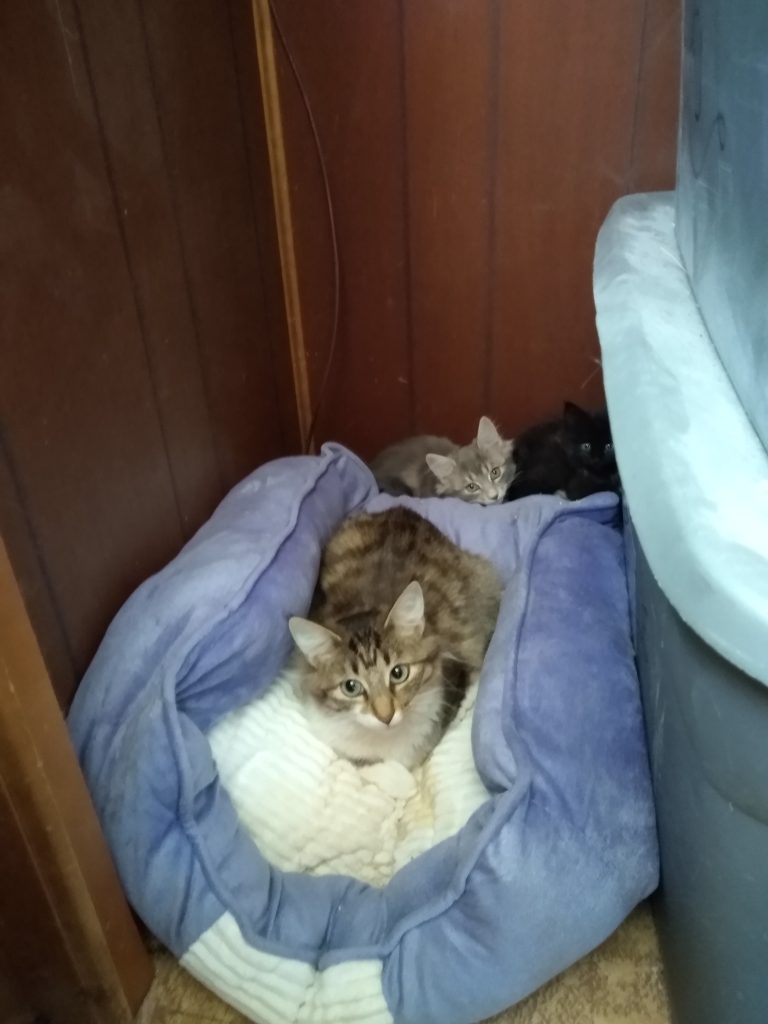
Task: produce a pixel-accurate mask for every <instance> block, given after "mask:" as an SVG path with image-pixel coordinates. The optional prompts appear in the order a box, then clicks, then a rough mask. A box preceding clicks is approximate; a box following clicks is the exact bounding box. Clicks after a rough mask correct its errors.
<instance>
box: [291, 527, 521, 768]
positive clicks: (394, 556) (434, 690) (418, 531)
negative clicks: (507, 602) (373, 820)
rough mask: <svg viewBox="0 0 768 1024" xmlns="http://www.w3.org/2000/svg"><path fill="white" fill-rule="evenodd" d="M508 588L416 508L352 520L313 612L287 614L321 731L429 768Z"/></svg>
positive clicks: (353, 747) (331, 550)
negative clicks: (427, 760) (305, 615)
mask: <svg viewBox="0 0 768 1024" xmlns="http://www.w3.org/2000/svg"><path fill="white" fill-rule="evenodd" d="M500 595H501V584H500V582H499V579H498V577H497V575H496V572H495V570H494V568H493V566H492V565H491V564H490V562H488V561H486V560H485V559H484V558H481V557H480V556H478V555H472V554H469V553H468V552H466V551H463V550H462V549H461V548H459V547H457V546H456V545H455V544H454V543H453V542H452V541H450V540H448V538H447V537H445V536H444V535H443V534H442V533H441V532H440V531H439V530H438V529H437V528H436V527H435V526H433V525H432V524H431V523H430V522H428V521H427V520H426V519H423V518H422V517H421V516H419V515H417V514H416V513H415V512H413V511H411V510H410V509H406V508H393V509H389V510H388V511H386V512H379V513H376V514H372V515H371V514H362V515H358V516H355V517H353V518H352V519H349V520H347V521H346V522H345V523H344V524H343V525H342V526H341V528H340V529H339V530H338V532H337V533H336V534H335V535H334V536H333V537H332V538H331V540H330V541H329V542H328V544H327V546H326V548H325V551H324V552H323V558H322V564H321V567H320V577H319V581H318V588H317V591H316V594H315V600H314V602H313V606H312V610H311V611H310V615H311V618H309V619H304V618H299V617H293V618H291V619H290V621H289V627H290V630H291V634H292V636H293V639H294V641H295V642H296V647H297V651H296V655H295V665H296V669H297V675H298V681H299V685H300V689H301V692H302V694H303V696H304V698H305V705H306V709H307V715H308V719H309V723H310V726H311V728H312V729H313V731H314V732H315V734H316V735H317V736H318V737H319V738H320V739H322V740H323V741H324V742H325V743H327V744H328V746H330V747H332V748H333V749H334V750H335V751H336V752H337V753H339V754H341V755H342V756H344V757H346V758H349V759H350V760H352V761H358V762H366V763H367V762H373V761H382V760H395V761H400V762H402V763H403V764H404V765H406V767H408V768H412V767H414V766H415V765H417V764H419V763H420V762H421V761H422V760H423V759H424V758H425V757H426V756H427V754H428V753H429V752H430V751H431V750H432V748H433V747H434V746H435V744H436V743H437V741H438V740H439V739H440V737H441V736H442V734H443V732H444V730H445V729H446V728H447V726H448V725H449V724H450V722H451V720H452V719H453V717H454V715H455V713H456V710H457V709H458V707H459V705H460V704H461V701H462V699H463V697H464V693H465V691H466V688H467V686H468V684H469V683H470V682H471V681H472V680H473V679H474V678H475V677H476V675H477V673H478V671H479V669H480V666H481V664H482V661H483V657H484V655H485V651H486V648H487V646H488V643H489V641H490V637H491V633H492V631H493V627H494V625H495V622H496V616H497V614H498V609H499V600H500Z"/></svg>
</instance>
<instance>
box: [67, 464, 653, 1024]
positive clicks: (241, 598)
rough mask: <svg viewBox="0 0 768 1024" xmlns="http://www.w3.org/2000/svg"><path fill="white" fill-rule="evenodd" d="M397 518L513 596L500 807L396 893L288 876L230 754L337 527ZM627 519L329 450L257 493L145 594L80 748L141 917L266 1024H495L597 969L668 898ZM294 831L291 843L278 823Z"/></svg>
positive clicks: (419, 865) (82, 699) (481, 746)
mask: <svg viewBox="0 0 768 1024" xmlns="http://www.w3.org/2000/svg"><path fill="white" fill-rule="evenodd" d="M397 503H402V504H408V505H410V506H411V507H413V508H415V509H417V510H418V511H419V512H420V513H421V514H423V515H425V516H427V518H429V519H430V520H432V522H434V523H435V525H436V526H437V527H438V528H439V529H441V530H443V532H444V533H446V535H447V536H449V537H450V538H451V539H452V540H454V541H455V542H456V543H458V544H460V545H462V546H463V547H465V548H466V549H468V550H471V551H474V552H476V553H478V554H482V555H485V556H486V557H488V558H490V559H491V560H492V561H493V562H494V564H495V565H496V568H497V570H498V571H499V573H500V575H501V577H502V580H503V581H504V582H505V584H506V589H505V592H504V596H503V599H502V606H501V611H500V615H499V621H498V624H497V628H496V630H495V633H494V636H493V639H492V641H491V645H490V647H489V650H488V654H487V657H486V659H485V663H484V666H483V671H482V674H481V678H480V682H479V686H478V688H477V694H476V701H475V707H474V710H472V709H471V708H468V709H467V715H468V716H469V719H470V720H471V748H472V750H473V752H474V762H475V766H476V772H477V777H478V779H479V780H480V781H481V783H482V785H483V787H484V788H485V790H486V791H487V794H486V797H485V799H483V801H482V802H479V801H478V803H479V806H478V805H477V804H475V806H476V809H474V810H472V808H471V807H470V808H469V811H468V812H471V816H470V818H469V820H468V821H467V822H466V823H465V824H464V825H463V826H462V827H460V828H458V829H457V831H455V832H452V833H451V834H448V833H447V832H444V833H441V832H440V829H441V828H442V827H443V826H442V824H441V823H439V822H438V830H437V832H435V833H433V834H432V836H431V837H428V839H427V844H426V845H427V846H428V848H426V849H424V845H425V844H424V842H421V843H420V845H419V849H423V850H424V852H421V853H419V854H418V855H417V856H415V857H414V859H411V860H407V857H405V856H403V854H402V851H401V860H402V864H401V863H400V862H399V861H398V862H397V863H394V864H393V865H392V866H391V867H390V868H388V869H387V874H389V873H390V872H391V870H395V869H398V868H399V870H395V873H394V874H393V875H392V877H391V878H390V879H389V881H387V882H386V884H383V885H380V884H370V882H364V881H360V880H359V879H357V878H353V877H351V876H350V875H349V874H347V873H344V872H341V873H334V874H324V875H317V874H308V873H306V872H304V871H289V870H280V869H279V868H278V867H277V866H275V865H274V864H271V863H270V862H269V860H268V859H267V857H266V856H265V855H264V851H262V850H260V849H259V847H258V846H257V844H256V843H255V842H254V841H253V839H252V838H251V835H250V834H249V832H248V829H247V828H246V825H245V823H244V822H243V821H241V820H240V818H239V817H238V815H237V813H236V810H235V807H234V806H233V802H232V799H231V798H230V796H229V794H228V792H227V791H226V789H225V787H224V786H223V785H222V782H221V779H220V777H219V774H218V772H217V768H216V763H215V761H214V757H213V755H212V751H211V745H210V742H209V735H213V736H214V741H215V737H216V732H217V727H218V728H219V729H221V728H224V727H225V726H229V727H231V724H232V720H231V719H230V717H229V716H230V715H231V713H232V712H234V711H236V709H238V708H245V707H246V706H249V705H250V704H251V702H253V701H254V699H255V698H257V697H259V696H260V695H264V696H265V698H271V696H272V694H273V693H275V692H276V691H275V689H274V687H273V686H272V685H271V684H272V683H273V681H274V680H275V679H276V677H278V675H279V673H280V671H281V669H282V668H283V666H284V663H285V661H286V657H287V655H288V653H289V650H290V636H289V632H288V627H287V620H288V617H289V616H290V615H292V614H305V613H306V611H307V609H308V608H309V603H310V599H311V595H312V591H313V588H314V583H315V579H316V576H317V571H318V566H319V559H320V553H321V550H322V546H323V544H324V542H325V541H326V540H327V539H328V537H329V536H330V534H331V533H332V531H333V530H334V528H335V527H336V526H337V525H338V524H339V522H340V521H341V520H342V519H343V518H344V517H345V516H346V515H348V514H349V513H351V512H353V511H355V510H357V509H360V508H362V507H367V508H369V509H371V510H376V509H380V508H384V507H387V506H388V505H391V504H397ZM615 511H616V499H615V498H614V497H612V496H608V495H598V496H595V497H593V498H589V499H586V500H584V501H582V502H579V503H573V504H569V503H566V502H563V501H561V500H560V499H557V498H552V497H537V498H528V499H524V500H522V501H518V502H513V503H511V504H508V505H499V506H494V507H489V508H477V507H473V506H469V505H466V504H463V503H462V502H460V501H457V500H453V499H429V500H416V499H399V500H397V499H390V498H386V497H385V496H379V495H377V494H376V490H375V486H374V484H373V479H372V477H371V475H370V472H369V471H368V469H367V468H366V467H365V466H363V465H362V464H361V463H360V462H359V461H358V460H357V459H356V458H355V456H353V455H352V454H351V453H349V452H347V451H345V450H344V449H343V448H340V447H338V446H335V445H326V446H325V447H324V449H323V451H322V453H321V454H320V455H319V456H315V457H310V456H307V457H298V458H292V459H282V460H278V461H277V462H273V463H271V464H269V465H267V466H264V467H262V468H261V469H259V470H257V471H256V472H255V473H254V474H252V475H251V476H250V477H248V478H247V479H246V480H245V481H244V482H243V483H242V484H240V485H239V486H238V487H236V488H235V489H234V490H233V491H232V492H231V493H230V495H229V496H228V497H227V498H226V499H225V500H224V501H223V502H222V504H221V505H220V507H219V508H218V510H217V511H216V513H215V514H214V515H213V517H212V518H211V520H210V521H209V522H208V523H207V524H206V525H205V526H204V527H203V528H202V529H201V530H200V531H199V532H198V533H197V535H196V536H195V537H194V538H193V539H192V540H191V541H190V542H189V543H188V544H187V545H186V547H185V548H184V550H183V551H182V552H181V554H180V555H179V556H178V557H177V558H175V559H174V560H173V561H172V562H171V563H170V564H169V565H168V566H167V567H166V568H165V569H163V570H162V571H161V572H160V573H158V574H157V575H156V576H154V577H152V578H151V579H149V580H148V581H147V582H146V583H144V584H143V586H141V587H140V588H139V590H138V591H137V592H136V593H135V594H134V595H133V597H132V598H131V599H130V600H129V601H128V602H127V604H126V605H125V607H124V608H123V609H122V611H121V612H120V613H119V615H118V616H117V618H116V619H115V621H114V622H113V624H112V626H111V627H110V629H109V630H108V632H107V635H106V637H105V639H104V641H103V643H102V645H101V647H100V649H99V651H98V653H97V655H96V657H95V659H94V661H93V664H92V665H91V667H90V669H89V670H88V672H87V674H86V676H85V678H84V680H83V682H82V683H81V686H80V688H79V690H78V693H77V697H76V699H75V702H74V704H73V707H72V710H71V713H70V728H71V733H72V737H73V740H74V743H75V745H76V747H77V750H78V753H79V756H80V759H81V763H82V766H83V770H84V772H85V775H86V777H87V779H88V782H89V785H90V788H91V791H92V794H93V798H94V802H95V805H96V807H97V810H98V812H99V815H100V817H101V821H102V824H103V826H104V829H105V832H106V835H107V837H108V840H109V842H110V845H111V848H112V851H113V854H114V857H115V861H116V863H117V867H118V870H119V872H120V876H121V878H122V881H123V884H124V886H125V889H126V892H127V894H128V897H129V899H130V901H131V903H132V904H133V906H134V907H135V908H136V910H137V912H138V913H139V915H140V916H141V917H142V918H143V919H144V921H145V922H146V923H147V925H148V926H149V927H150V928H151V929H152V931H153V932H154V933H155V934H156V935H157V936H158V937H159V938H160V939H161V940H162V941H163V942H165V943H166V944H167V945H168V946H169V947H170V949H171V950H172V951H173V952H174V953H175V954H176V955H177V956H178V957H180V958H181V961H182V963H183V964H185V966H186V967H187V968H188V969H189V970H190V971H191V972H192V973H193V974H195V975H196V976H197V977H198V978H199V979H200V980H201V981H202V982H203V983H204V984H206V985H208V986H209V987H210V988H212V989H213V990H215V991H216V992H218V993H219V994H220V995H221V996H222V997H223V998H224V999H226V1000H227V1001H228V1002H230V1003H231V1004H233V1005H234V1006H236V1007H237V1008H238V1009H240V1010H241V1011H242V1012H243V1013H245V1014H246V1015H247V1016H249V1017H250V1018H251V1019H253V1020H254V1021H260V1022H262V1024H284V1022H285V1024H287V1022H299V1021H306V1022H320V1021H324V1022H328V1024H342V1022H344V1021H348V1022H350V1024H352V1022H354V1024H385V1022H395V1021H396V1022H401V1024H452V1022H453V1024H470V1022H472V1021H477V1020H480V1019H482V1018H483V1017H487V1016H490V1015H492V1014H494V1013H496V1012H498V1011H500V1010H502V1009H503V1008H505V1007H506V1006H509V1005H510V1004H512V1003H514V1002H516V1001H518V1000H519V999H521V998H522V997H524V996H525V995H526V994H528V993H529V992H531V991H532V990H534V989H535V988H537V987H538V986H539V985H541V984H542V983H543V982H545V981H546V980H547V979H549V978H551V977H552V976H553V975H555V974H556V973H558V972H559V971H561V970H563V969H564V968H565V967H567V966H568V965H569V964H571V963H572V962H574V961H575V960H576V959H578V958H579V957H581V956H582V955H584V954H585V953H587V952H588V951H589V950H590V949H592V948H593V947H594V946H596V945H597V944H598V943H600V942H601V941H602V940H603V939H605V938H606V937H607V936H608V935H609V934H610V933H611V932H612V931H613V930H614V929H615V928H616V927H617V925H618V924H619V923H620V922H621V921H622V920H623V918H624V917H625V916H626V914H627V913H628V912H629V911H630V910H631V909H632V907H633V906H634V905H635V904H636V903H637V902H638V901H639V900H640V899H642V898H643V897H645V896H646V895H647V894H648V893H649V892H651V891H652V889H653V888H654V887H655V885H656V881H657V851H656V837H655V828H654V817H653V808H652V803H651V793H650V784H649V778H648V770H647V759H646V751H645V747H644V740H643V731H642V723H641V716H640V708H639V701H638V694H637V682H636V677H635V671H634V663H633V657H632V649H631V645H630V640H629V628H628V609H627V592H626V583H625V576H624V565H623V551H622V547H621V538H620V536H619V534H618V533H617V532H616V531H615V530H614V529H612V528H611V526H610V525H609V524H610V522H611V521H612V520H613V519H614V516H615ZM465 720H466V718H465V719H461V718H460V720H459V721H458V722H457V723H456V727H455V728H454V730H453V732H452V733H449V734H448V735H447V736H446V737H445V738H444V740H443V743H442V744H441V747H440V748H438V751H437V752H435V754H433V755H432V758H433V759H436V758H437V757H438V754H439V753H440V751H441V750H442V749H443V747H444V745H445V744H446V743H447V742H448V741H449V740H451V737H452V736H453V738H454V739H455V738H456V735H457V730H459V729H460V728H461V726H462V721H465ZM243 736H244V742H246V743H247V742H248V739H247V736H246V735H245V733H244V734H243ZM468 746H469V744H467V743H465V751H466V748H467V747H468ZM438 774H439V773H438ZM380 783H381V779H379V780H378V783H377V784H380ZM233 791H234V790H233ZM269 815H270V818H271V821H272V823H273V824H274V828H275V831H276V832H278V833H279V831H280V825H279V809H278V808H276V807H275V806H274V801H273V806H272V808H271V809H270V811H269ZM416 817H418V815H416ZM438 817H439V815H438ZM441 821H442V819H441ZM457 824H458V823H457ZM448 832H450V829H448ZM311 839H312V836H311V835H309V836H305V837H303V838H302V841H301V844H300V845H301V846H302V848H305V847H306V845H307V844H308V843H309V842H311ZM432 839H435V840H440V841H438V842H437V844H436V845H429V842H430V841H431V840H432ZM268 847H269V844H268V843H264V849H265V851H266V850H267V849H268ZM406 860H407V862H405V861H406ZM303 865H304V862H303V861H301V860H300V859H299V860H297V861H296V865H295V866H298V867H302V866H303ZM310 866H312V867H313V868H314V869H315V870H316V869H317V865H316V864H311V865H310Z"/></svg>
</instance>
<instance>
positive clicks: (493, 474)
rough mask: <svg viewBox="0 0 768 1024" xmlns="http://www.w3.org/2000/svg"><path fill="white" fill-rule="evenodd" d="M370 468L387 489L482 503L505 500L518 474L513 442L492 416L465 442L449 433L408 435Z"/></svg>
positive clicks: (482, 422) (387, 490) (383, 488)
mask: <svg viewBox="0 0 768 1024" xmlns="http://www.w3.org/2000/svg"><path fill="white" fill-rule="evenodd" d="M371 469H372V470H373V473H374V476H375V477H376V481H377V483H378V485H379V488H380V490H382V491H384V492H385V493H387V494H411V495H413V496H414V497H416V498H431V497H434V496H435V495H437V496H442V497H454V498H462V499H463V500H464V501H471V502H476V503H477V504H479V505H494V504H495V503H496V502H498V501H502V500H503V498H504V495H505V494H506V491H507V487H508V486H509V484H510V483H511V482H512V479H513V477H514V475H515V467H514V463H513V462H512V441H505V440H504V438H503V437H502V436H501V435H500V434H499V432H498V430H497V429H496V427H495V426H494V424H493V422H492V421H491V420H489V419H488V417H487V416H483V417H482V419H481V420H480V425H479V426H478V428H477V437H476V438H475V439H474V441H472V442H470V444H468V445H464V447H460V446H459V445H457V444H454V442H453V441H449V440H448V438H447V437H432V436H430V435H422V436H419V437H409V438H407V439H406V440H405V441H401V442H400V443H399V444H395V445H392V447H391V448H386V449H385V450H384V451H383V452H381V454H379V455H377V456H376V458H375V459H374V460H373V462H372V463H371Z"/></svg>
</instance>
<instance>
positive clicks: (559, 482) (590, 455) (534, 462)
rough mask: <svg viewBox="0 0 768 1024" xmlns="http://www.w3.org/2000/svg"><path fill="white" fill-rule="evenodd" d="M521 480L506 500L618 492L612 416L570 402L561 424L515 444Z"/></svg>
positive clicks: (542, 426)
mask: <svg viewBox="0 0 768 1024" xmlns="http://www.w3.org/2000/svg"><path fill="white" fill-rule="evenodd" d="M512 457H513V458H514V460H515V463H516V464H517V475H516V476H515V479H514V480H513V481H512V483H511V484H510V486H509V488H508V490H507V494H506V498H505V499H504V500H505V501H513V500H514V499H515V498H524V497H526V496H527V495H529V494H557V493H560V494H563V495H565V497H566V498H570V499H571V501H575V500H576V499H577V498H586V497H587V495H588V494H597V492H598V491H618V489H619V474H618V470H617V468H616V459H615V458H614V454H613V443H612V441H611V430H610V426H609V424H608V416H607V415H606V414H605V413H604V412H598V413H590V412H585V411H584V410H583V409H580V408H579V407H578V405H574V404H573V403H572V402H566V403H565V405H564V407H563V415H562V417H561V418H560V419H559V420H552V421H550V422H548V423H541V424H539V425H538V426H536V427H531V429H530V430H526V432H525V433H524V434H521V435H520V436H519V437H518V438H517V439H516V440H515V443H514V449H513V456H512Z"/></svg>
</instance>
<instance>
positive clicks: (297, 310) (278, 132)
mask: <svg viewBox="0 0 768 1024" xmlns="http://www.w3.org/2000/svg"><path fill="white" fill-rule="evenodd" d="M251 6H252V10H253V26H254V31H255V33H256V49H257V52H258V58H259V79H260V81H261V95H262V102H263V104H264V122H265V125H266V132H267V148H268V150H269V167H270V172H271V177H272V197H273V200H274V205H275V220H276V223H277V241H278V246H279V249H280V267H281V271H282V279H283V297H284V300H285V313H286V318H287V322H288V344H289V346H290V350H291V366H292V368H293V384H294V394H295V397H296V412H297V416H298V421H299V433H300V434H301V440H302V445H303V446H304V447H306V445H307V443H308V441H310V438H309V437H308V433H309V429H310V424H311V421H312V402H311V397H310V390H309V374H308V372H307V354H306V347H305V343H304V323H303V319H302V310H301V293H300V289H299V275H298V268H297V266H296V252H295V247H294V235H293V218H292V214H291V194H290V186H289V182H288V169H287V164H286V158H285V139H284V136H283V119H282V111H281V108H280V88H279V85H278V81H277V66H276V63H275V47H274V37H273V34H272V16H271V13H270V5H269V0H252V5H251Z"/></svg>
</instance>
